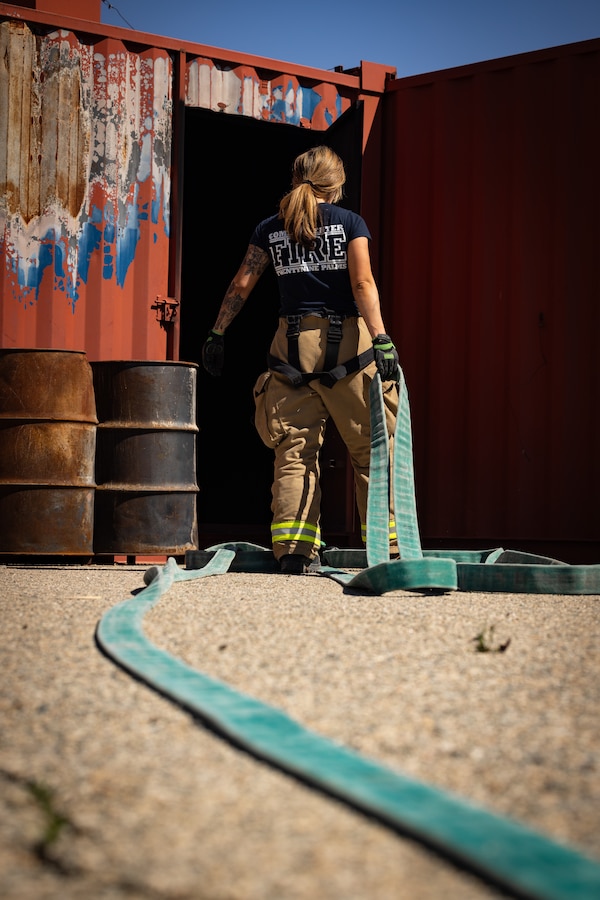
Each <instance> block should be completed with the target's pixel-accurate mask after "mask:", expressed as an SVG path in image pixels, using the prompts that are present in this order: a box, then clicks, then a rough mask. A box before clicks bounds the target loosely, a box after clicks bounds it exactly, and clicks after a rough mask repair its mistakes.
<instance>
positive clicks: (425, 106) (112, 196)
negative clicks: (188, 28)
mask: <svg viewBox="0 0 600 900" xmlns="http://www.w3.org/2000/svg"><path fill="white" fill-rule="evenodd" d="M32 5H33V4H28V6H30V7H31V6H32ZM35 6H36V9H27V10H22V9H21V10H20V11H19V10H18V9H17V7H15V6H14V5H8V4H0V59H1V60H2V64H1V66H2V67H1V68H0V185H1V187H0V235H1V247H2V260H3V267H2V272H0V301H1V311H0V320H1V326H2V337H1V342H0V346H2V347H5V348H19V347H21V348H36V347H45V348H55V349H67V350H77V351H82V352H85V353H86V354H87V356H88V358H89V359H90V360H91V361H102V360H104V361H106V360H155V361H160V360H174V361H177V360H179V359H184V360H189V361H190V363H192V364H193V363H198V362H199V361H200V359H199V357H200V347H201V344H202V341H203V339H204V335H205V333H206V331H207V329H208V328H209V327H210V326H211V325H212V323H213V321H214V315H215V312H216V309H217V308H218V305H219V303H220V300H221V298H222V296H223V293H224V291H225V289H226V288H227V285H228V284H229V281H230V279H231V276H232V274H233V272H234V271H235V268H236V267H237V265H238V262H239V259H240V257H241V255H242V254H243V252H244V249H245V246H246V244H247V241H248V238H249V236H250V234H251V231H252V228H253V227H254V225H255V224H256V222H257V221H258V220H259V219H260V218H262V217H264V216H266V215H269V214H270V213H271V212H273V211H274V209H275V208H276V205H277V202H278V200H279V198H280V197H281V195H282V194H283V193H284V192H285V191H286V190H287V188H288V186H289V174H290V165H291V162H292V160H293V158H294V157H295V155H296V154H297V153H299V152H301V151H302V150H304V149H306V148H307V147H309V146H312V145H314V144H316V143H321V142H325V143H328V144H330V145H331V146H333V147H334V148H335V149H336V150H338V152H340V154H341V155H342V157H343V158H344V161H345V162H346V166H347V170H348V190H347V197H346V199H345V201H344V202H345V203H347V204H348V205H349V206H351V207H353V208H354V209H357V210H359V211H361V212H362V213H363V215H364V216H365V218H366V219H367V221H368V224H369V226H370V228H371V230H372V233H373V238H374V240H373V259H374V265H375V269H376V272H377V276H378V280H379V284H380V288H381V294H382V302H383V306H384V311H385V315H386V321H387V323H388V327H389V329H390V330H391V332H392V334H393V335H394V337H395V339H396V341H397V344H398V346H399V349H400V354H401V361H402V365H403V368H404V372H405V375H406V379H407V383H408V387H409V392H410V396H411V408H412V416H413V426H414V449H415V471H416V480H417V505H418V509H419V516H420V523H421V533H422V539H423V544H424V546H427V547H432V546H445V547H454V546H456V547H459V546H468V547H473V548H475V547H481V546H487V545H488V544H490V543H491V544H492V545H494V546H498V545H499V544H502V545H504V546H507V547H510V548H512V549H525V550H527V549H531V550H537V551H541V552H546V553H551V554H552V555H555V556H557V557H559V558H562V559H565V560H566V561H570V562H597V561H598V560H599V558H600V524H599V523H600V516H599V515H598V512H597V510H598V506H599V500H600V496H599V494H600V491H599V485H598V480H599V476H598V474H597V464H596V460H597V459H598V456H599V450H600V448H599V446H598V445H599V437H598V424H597V410H598V399H599V393H600V384H599V378H600V376H599V367H598V365H597V362H596V348H597V341H598V338H597V335H598V326H599V324H600V323H599V322H598V316H599V313H598V295H599V288H600V272H599V265H600V263H599V261H598V260H599V257H600V254H599V253H598V247H599V246H600V240H599V238H600V234H599V228H600V225H599V219H598V214H597V210H598V204H599V201H600V190H599V187H600V185H599V175H598V167H597V162H596V161H597V159H598V158H599V151H600V140H599V128H600V126H599V124H598V116H597V110H598V108H599V101H600V96H599V93H600V87H599V85H600V41H588V42H585V43H583V44H577V45H570V46H564V47H560V48H556V49H551V50H547V51H543V52H538V53H532V54H525V55H521V56H518V57H510V58H507V59H502V60H495V61H490V62H488V63H482V64H477V65H474V66H467V67H463V68H461V69H456V70H448V71H442V72H436V73H433V74H429V75H422V76H418V77H415V78H407V79H395V77H394V69H393V67H390V66H385V65H380V64H375V63H365V62H362V63H361V64H360V65H359V66H358V67H357V68H356V69H353V70H350V71H345V72H342V71H322V70H318V69H311V68H308V67H304V66H302V65H291V64H289V63H282V62H279V61H276V60H269V59H265V58H261V57H255V56H250V55H247V54H240V53H237V52H235V51H224V50H217V49H216V48H211V47H207V46H204V45H201V44H193V43H190V42H181V41H175V40H171V39H167V38H158V37H156V36H154V35H148V34H143V33H139V32H132V31H130V30H126V29H120V28H113V27H109V26H103V25H101V24H100V23H99V21H96V17H98V18H99V4H97V3H95V0H88V3H87V4H86V6H85V7H82V9H84V10H85V12H81V10H80V15H87V16H88V17H90V18H91V19H92V21H82V20H78V19H74V18H69V17H68V16H67V15H66V14H65V4H64V2H63V3H62V4H61V5H60V6H57V5H53V4H52V2H51V0H44V3H36V4H35ZM49 8H50V10H51V11H48V9H49ZM240 148H243V152H242V151H240ZM232 210H233V211H234V215H233V216H232ZM261 281H262V283H261V284H259V286H258V288H257V289H256V292H255V295H253V297H252V299H251V302H250V303H249V304H247V307H246V308H245V309H244V310H243V311H242V313H241V314H240V317H239V321H238V322H236V326H235V327H234V328H232V329H231V330H230V332H228V338H227V360H228V365H227V369H226V374H225V376H224V377H223V378H222V379H219V380H215V379H210V378H209V377H208V376H207V375H206V374H205V373H204V372H203V371H202V369H201V367H200V368H199V370H198V411H197V412H198V425H199V429H200V430H199V434H198V442H197V446H198V451H197V452H198V466H197V474H198V485H199V489H200V493H199V496H198V518H199V531H200V546H203V545H204V546H206V545H208V544H209V543H213V542H214V541H215V540H232V539H233V540H244V539H246V540H256V541H260V542H263V543H268V540H269V521H270V510H269V502H270V482H271V474H272V459H271V455H270V453H269V452H268V451H267V450H266V449H265V448H263V447H262V445H261V444H260V442H259V440H258V438H257V437H256V435H255V434H254V430H253V425H252V421H251V420H252V396H251V387H252V384H253V382H254V380H255V378H256V376H257V375H258V374H259V372H260V371H262V369H263V368H264V365H265V355H266V350H267V344H268V341H269V337H270V332H271V330H272V327H273V326H274V323H275V321H276V319H277V298H276V289H275V284H274V279H273V278H271V277H270V276H269V274H268V273H267V274H266V276H265V277H264V278H263V279H262V280H261ZM257 311H260V313H259V314H257ZM217 382H218V383H217ZM232 396H234V397H235V404H234V405H235V415H233V416H232V415H227V414H225V413H224V411H225V410H229V409H230V408H231V397H232ZM240 448H243V455H242V454H241V452H240ZM241 457H242V458H241ZM323 482H324V484H323V488H324V503H325V505H324V509H323V531H324V534H325V536H326V538H327V539H328V540H330V541H331V542H332V543H337V544H338V545H341V544H346V545H350V544H352V545H356V543H357V541H358V536H357V534H358V531H357V523H356V514H355V510H354V502H353V488H352V477H351V470H350V466H349V465H348V460H347V455H346V452H345V450H344V449H343V447H342V446H341V444H340V441H339V438H338V437H337V435H336V434H335V432H334V431H332V434H331V435H330V436H329V438H328V443H327V446H326V451H325V454H324V458H323Z"/></svg>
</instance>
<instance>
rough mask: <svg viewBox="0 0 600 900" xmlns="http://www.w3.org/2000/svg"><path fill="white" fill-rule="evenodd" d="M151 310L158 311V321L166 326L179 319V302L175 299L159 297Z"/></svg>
mask: <svg viewBox="0 0 600 900" xmlns="http://www.w3.org/2000/svg"><path fill="white" fill-rule="evenodd" d="M150 309H155V310H156V321H157V322H163V323H164V324H165V325H166V324H168V323H169V322H174V321H175V319H176V318H177V310H178V309H179V300H175V298H174V297H160V296H159V297H157V298H156V300H155V301H154V303H153V304H152V306H151V307H150Z"/></svg>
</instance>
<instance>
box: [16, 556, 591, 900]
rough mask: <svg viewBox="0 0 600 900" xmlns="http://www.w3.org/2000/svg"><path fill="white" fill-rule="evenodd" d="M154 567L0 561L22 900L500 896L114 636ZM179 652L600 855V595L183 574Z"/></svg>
mask: <svg viewBox="0 0 600 900" xmlns="http://www.w3.org/2000/svg"><path fill="white" fill-rule="evenodd" d="M145 568H146V567H145V566H143V565H142V566H139V565H137V566H128V565H121V566H96V565H89V566H79V565H64V566H59V565H57V566H53V565H39V566H33V565H1V566H0V615H1V620H0V622H1V628H0V659H1V671H2V689H1V691H0V716H1V722H2V726H1V732H0V796H1V798H2V800H1V808H2V815H1V816H0V894H1V896H2V897H3V898H4V900H58V898H61V900H79V898H81V900H84V898H85V900H109V898H110V900H113V898H114V900H121V898H132V900H138V898H139V900H142V898H148V900H155V898H157V900H159V898H160V900H271V898H273V900H342V898H343V900H391V898H402V900H404V898H407V900H440V898H443V900H483V898H493V897H500V896H504V895H503V894H501V892H500V891H498V890H497V889H495V888H494V887H493V886H491V885H488V884H485V883H484V882H483V881H482V880H480V879H479V878H478V877H476V876H475V875H472V874H469V873H468V872H467V871H464V870H460V869H458V868H457V867H455V866H454V865H452V864H451V863H449V862H448V861H446V860H445V859H443V858H441V857H439V856H437V855H436V854H434V853H433V852H431V851H429V850H428V849H426V848H425V847H423V846H421V845H419V843H417V842H415V841H412V840H410V839H408V838H406V837H403V836H401V835H399V834H398V833H396V832H394V831H393V830H392V829H390V828H387V827H385V826H383V825H381V824H379V823H377V822H375V821H372V820H370V819H368V818H367V817H366V816H364V815H362V814H360V813H359V812H356V811H354V810H352V809H350V808H349V807H347V806H345V805H344V804H343V803H342V802H340V801H337V800H332V799H331V798H329V797H327V796H324V795H323V794H321V793H319V792H318V791H317V790H314V789H312V788H310V787H307V786H305V785H303V784H301V783H299V782H297V781H296V780H294V778H292V777H290V776H288V775H286V774H284V773H282V772H280V771H277V770H275V769H273V768H271V767H270V766H269V765H267V764H265V763H263V762H261V761H258V760H256V759H254V758H252V757H251V756H250V755H248V754H246V753H244V752H243V751H241V750H239V749H236V748H235V747H233V746H231V745H230V744H229V743H228V742H227V741H226V740H224V739H222V738H220V737H219V736H218V735H215V734H214V733H212V732H211V731H209V730H207V729H206V728H204V727H203V725H202V724H201V723H200V722H199V721H197V720H195V719H194V718H193V717H192V716H190V715H189V714H188V713H186V712H185V711H183V710H182V709H180V708H178V707H177V706H176V705H175V704H173V703H171V702H170V701H168V700H166V699H164V698H163V697H161V696H160V695H159V694H157V693H156V692H154V691H153V690H151V689H149V688H148V687H147V686H145V685H144V684H143V683H140V682H138V681H136V680H134V679H133V678H132V677H131V676H129V675H128V674H127V673H126V672H124V671H123V670H121V669H120V668H118V667H117V666H116V665H115V664H114V663H113V662H112V661H111V660H110V659H108V658H107V657H106V656H104V655H103V653H102V652H101V651H100V650H99V649H98V647H97V645H96V642H95V630H96V626H97V624H98V621H99V620H100V618H101V617H102V615H103V614H104V613H105V612H106V611H107V610H109V609H110V608H111V607H112V606H113V605H114V604H116V603H117V602H119V601H120V600H124V599H127V598H129V597H130V596H131V595H132V593H134V592H136V591H138V590H139V589H140V588H142V587H143V573H144V570H145ZM144 626H145V630H146V633H147V634H148V636H149V638H150V639H151V640H152V641H153V642H154V643H155V644H157V645H159V646H160V647H163V648H165V649H167V650H169V651H170V652H171V653H172V654H174V655H176V656H178V657H180V658H182V659H184V660H185V661H186V662H188V663H189V664H191V665H192V666H194V667H196V668H199V669H201V670H202V671H204V672H206V673H208V674H210V675H213V676H215V677H217V678H220V679H222V680H224V681H226V682H228V683H229V684H230V685H232V686H233V687H236V688H238V689H240V690H243V691H244V692H246V693H249V694H251V695H253V696H255V697H257V698H259V699H261V700H263V701H265V702H266V703H269V704H272V705H274V706H277V707H279V708H282V709H284V710H285V711H286V712H287V713H288V714H289V715H291V716H292V717H294V718H296V719H297V720H299V721H300V722H302V723H303V724H304V725H306V726H307V727H309V728H311V729H312V730H315V731H318V732H320V733H322V734H324V735H326V736H328V737H330V738H332V739H334V740H336V741H338V742H342V743H344V744H346V745H347V746H349V747H351V748H353V749H355V750H357V751H358V752H360V753H362V754H365V755H366V756H369V757H371V758H374V759H377V760H380V761H382V762H383V763H385V764H386V765H388V766H391V767H394V768H397V769H400V770H402V771H403V772H405V773H407V774H409V775H410V776H412V777H415V778H418V779H420V780H424V781H427V782H429V783H431V784H434V785H436V786H439V787H441V788H443V789H446V790H450V791H452V792H454V793H456V794H459V795H460V796H462V797H465V798H469V799H470V800H472V801H474V802H476V803H477V804H479V805H483V806H485V807H486V808H489V809H491V810H494V811H496V812H498V813H501V814H503V815H508V816H510V817H512V818H516V819H519V820H521V821H523V822H525V823H527V824H529V825H530V826H532V827H534V828H536V829H538V830H540V831H541V832H543V833H545V834H547V835H550V836H552V837H553V838H555V839H557V840H559V841H563V842H568V843H570V844H572V845H574V846H575V847H576V848H579V849H580V850H582V851H583V852H584V853H586V854H587V855H588V856H591V857H594V858H596V859H598V860H600V777H599V773H600V703H599V694H600V679H599V678H598V674H599V647H600V596H579V597H574V596H543V595H525V594H471V593H452V594H445V595H432V594H425V593H422V594H421V593H407V592H400V591H397V592H394V593H390V594H386V595H384V596H382V597H369V596H366V595H357V594H352V593H348V592H344V589H343V588H342V587H341V586H340V585H339V584H336V583H335V582H333V581H331V580H328V579H326V578H322V577H319V576H315V575H309V576H306V577H303V578H298V577H293V576H282V575H262V574H244V573H239V574H238V573H230V574H227V575H222V576H215V577H211V578H206V579H200V580H198V581H190V582H182V583H177V584H175V585H174V586H173V588H171V590H170V591H169V592H168V593H167V594H166V595H165V596H164V597H163V598H162V599H161V600H160V602H159V603H158V604H157V606H156V607H155V608H154V609H153V610H152V611H151V612H150V613H149V614H148V616H147V617H146V620H145V623H144Z"/></svg>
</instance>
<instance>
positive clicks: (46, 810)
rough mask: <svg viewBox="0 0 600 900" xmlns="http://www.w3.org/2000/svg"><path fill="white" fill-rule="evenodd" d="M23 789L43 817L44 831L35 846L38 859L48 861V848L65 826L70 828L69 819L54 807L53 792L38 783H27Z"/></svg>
mask: <svg viewBox="0 0 600 900" xmlns="http://www.w3.org/2000/svg"><path fill="white" fill-rule="evenodd" d="M25 787H26V788H27V790H28V791H29V793H30V794H31V796H32V797H33V799H34V800H35V802H36V803H37V805H38V807H39V808H40V810H41V811H42V813H43V816H44V830H43V832H42V836H41V837H40V839H39V840H38V841H37V842H36V844H35V850H36V853H37V855H38V856H39V857H40V859H44V860H47V859H48V851H49V850H50V847H51V846H52V845H53V844H54V843H56V841H57V840H58V838H59V836H60V833H61V832H62V830H63V828H65V826H70V825H71V821H70V819H69V818H68V817H67V816H65V815H63V813H61V812H59V810H57V809H56V806H55V805H54V791H53V790H52V789H51V788H49V787H48V786H47V785H45V784H41V783H40V782H39V781H31V780H29V781H27V782H26V783H25Z"/></svg>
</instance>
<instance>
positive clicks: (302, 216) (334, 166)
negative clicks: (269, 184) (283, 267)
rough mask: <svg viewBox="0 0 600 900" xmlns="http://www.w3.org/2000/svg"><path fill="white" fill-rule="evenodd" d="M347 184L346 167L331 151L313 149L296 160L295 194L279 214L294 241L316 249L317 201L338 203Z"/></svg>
mask: <svg viewBox="0 0 600 900" xmlns="http://www.w3.org/2000/svg"><path fill="white" fill-rule="evenodd" d="M345 182H346V173H345V171H344V163H343V162H342V160H341V159H340V158H339V156H338V155H337V153H334V152H333V150H331V149H330V148H329V147H325V146H320V147H313V148H312V149H311V150H307V151H306V153H302V154H301V155H300V156H298V157H296V159H295V161H294V165H293V168H292V190H291V191H290V192H289V193H288V194H286V195H285V197H284V198H283V199H282V201H281V203H280V204H279V214H280V216H281V218H282V219H283V222H284V227H285V230H286V231H287V233H288V234H289V235H290V237H291V238H292V240H294V241H295V242H296V243H297V244H302V245H303V246H304V247H312V246H314V242H315V236H316V233H317V227H318V224H319V204H318V202H317V198H318V199H320V200H325V201H327V202H328V203H337V202H338V200H340V199H341V197H342V189H343V187H344V184H345Z"/></svg>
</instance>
